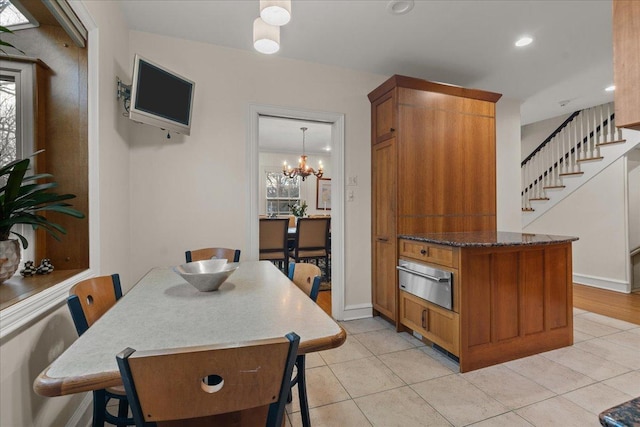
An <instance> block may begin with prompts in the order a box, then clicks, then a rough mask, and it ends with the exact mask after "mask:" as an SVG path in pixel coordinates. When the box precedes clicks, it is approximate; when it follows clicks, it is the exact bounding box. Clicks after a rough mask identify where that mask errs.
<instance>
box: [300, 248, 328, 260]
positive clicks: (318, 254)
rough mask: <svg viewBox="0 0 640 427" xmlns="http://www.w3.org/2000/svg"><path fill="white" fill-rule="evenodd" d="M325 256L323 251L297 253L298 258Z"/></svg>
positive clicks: (325, 252)
mask: <svg viewBox="0 0 640 427" xmlns="http://www.w3.org/2000/svg"><path fill="white" fill-rule="evenodd" d="M325 256H327V251H326V250H325V249H316V250H300V251H298V258H319V257H325Z"/></svg>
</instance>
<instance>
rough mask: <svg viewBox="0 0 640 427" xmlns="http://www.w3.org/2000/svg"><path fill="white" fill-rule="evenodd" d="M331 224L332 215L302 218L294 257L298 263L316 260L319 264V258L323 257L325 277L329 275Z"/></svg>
mask: <svg viewBox="0 0 640 427" xmlns="http://www.w3.org/2000/svg"><path fill="white" fill-rule="evenodd" d="M330 226H331V217H324V218H300V219H299V220H298V225H297V227H296V238H295V248H294V251H293V259H294V260H295V262H296V263H299V262H300V261H310V260H314V261H315V263H316V265H318V260H319V259H323V260H324V268H325V270H324V274H323V276H325V277H328V276H329V254H330V252H331V248H330V246H331V244H330V240H329V230H330Z"/></svg>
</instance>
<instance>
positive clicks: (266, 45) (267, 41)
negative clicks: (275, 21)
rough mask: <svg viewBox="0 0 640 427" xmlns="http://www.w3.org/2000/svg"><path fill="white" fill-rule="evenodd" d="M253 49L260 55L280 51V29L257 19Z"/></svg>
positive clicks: (254, 25)
mask: <svg viewBox="0 0 640 427" xmlns="http://www.w3.org/2000/svg"><path fill="white" fill-rule="evenodd" d="M253 47H254V48H255V49H256V50H257V51H258V52H260V53H266V54H268V55H270V54H272V53H276V52H277V51H279V50H280V27H276V26H274V25H269V24H267V23H266V22H264V21H263V20H262V18H256V20H255V21H253Z"/></svg>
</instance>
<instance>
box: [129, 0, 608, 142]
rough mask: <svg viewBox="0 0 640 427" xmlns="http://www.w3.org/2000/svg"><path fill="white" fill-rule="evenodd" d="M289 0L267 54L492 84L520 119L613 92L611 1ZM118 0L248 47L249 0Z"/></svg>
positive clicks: (151, 24) (132, 15)
mask: <svg viewBox="0 0 640 427" xmlns="http://www.w3.org/2000/svg"><path fill="white" fill-rule="evenodd" d="M292 3H293V4H292V19H291V22H290V23H289V24H287V25H286V26H284V27H282V30H281V35H280V41H281V48H280V51H279V52H278V53H276V54H275V56H279V57H286V58H294V59H299V60H303V61H310V62H316V63H323V64H331V65H335V66H339V67H346V68H350V69H356V70H360V71H364V72H370V73H374V74H380V75H387V76H391V75H393V74H402V75H407V76H411V77H418V78H423V79H427V80H432V81H439V82H444V83H449V84H455V85H460V86H464V87H469V88H476V89H484V90H489V91H492V92H498V93H502V94H503V96H504V97H505V98H509V99H514V100H518V101H520V102H521V103H522V107H521V114H522V123H523V124H528V123H532V122H536V121H539V120H543V119H546V118H550V117H555V116H559V115H561V114H565V113H568V112H572V111H574V110H578V109H581V108H584V107H588V106H593V105H597V104H601V103H605V102H610V101H612V100H613V95H612V93H610V92H605V91H604V88H605V87H607V86H609V85H611V84H612V83H613V59H612V35H611V0H606V1H604V0H584V1H581V0H569V1H563V0H553V1H551V0H539V1H525V0H511V1H507V0H497V1H487V0H466V1H463V0H445V1H436V0H429V1H421V0H416V1H415V7H414V8H413V10H412V11H410V12H409V13H407V14H404V15H392V14H390V13H389V12H388V11H387V4H388V1H387V0H357V1H356V0H292ZM120 5H121V8H122V10H123V12H124V14H125V17H126V19H127V21H128V24H129V26H130V28H131V29H134V30H138V31H146V32H151V33H157V34H162V35H167V36H173V37H179V38H184V39H190V40H196V41H202V42H208V43H213V44H216V45H221V46H227V47H231V48H236V49H243V50H248V51H252V52H255V51H254V49H253V46H252V23H253V20H254V19H255V18H256V17H258V15H259V1H258V0H244V1H237V0H236V1H231V0H228V1H224V0H218V1H201V0H200V1H187V0H182V1H175V0H174V1H171V0H160V1H157V0H128V1H123V2H121V3H120ZM524 34H527V35H530V36H532V37H533V38H534V42H533V43H532V44H531V45H529V46H528V47H524V48H516V47H515V46H514V42H515V41H516V39H518V38H519V37H520V36H521V35H524ZM255 55H261V54H260V53H257V52H255ZM371 89H374V88H371ZM561 104H564V106H562V105H561ZM298 128H299V126H298ZM298 131H299V130H298ZM309 136H310V135H309Z"/></svg>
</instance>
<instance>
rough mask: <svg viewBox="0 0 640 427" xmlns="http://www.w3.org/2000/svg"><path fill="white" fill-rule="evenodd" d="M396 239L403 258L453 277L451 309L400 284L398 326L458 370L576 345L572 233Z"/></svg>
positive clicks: (460, 234)
mask: <svg viewBox="0 0 640 427" xmlns="http://www.w3.org/2000/svg"><path fill="white" fill-rule="evenodd" d="M398 237H399V240H398V254H399V257H400V261H401V263H402V262H403V260H404V261H408V262H413V263H418V264H422V265H425V266H428V267H431V268H435V269H438V270H444V271H448V272H451V273H452V275H451V276H452V278H453V279H452V282H451V283H450V285H451V294H452V295H451V298H452V301H451V309H450V310H449V309H447V308H444V307H443V306H442V305H438V304H435V303H433V302H430V301H428V300H427V299H424V298H421V297H419V296H416V294H415V292H414V293H411V292H407V291H405V290H403V289H402V281H401V283H400V286H401V288H400V289H399V297H398V304H399V323H398V325H399V329H400V330H407V331H415V332H417V333H418V334H420V335H422V337H423V338H425V339H426V340H428V341H431V342H433V343H434V344H437V345H438V346H440V347H442V348H443V349H445V350H446V351H448V352H449V353H450V354H451V355H453V356H455V357H457V358H458V360H459V362H460V372H466V371H471V370H474V369H479V368H482V367H485V366H490V365H494V364H497V363H502V362H506V361H509V360H513V359H517V358H520V357H525V356H530V355H533V354H537V353H541V352H544V351H548V350H552V349H555V348H560V347H565V346H569V345H572V344H573V307H572V305H573V300H572V284H573V281H572V266H571V242H573V241H575V240H577V238H576V237H566V236H551V235H544V234H526V233H511V232H495V231H482V232H453V233H425V234H410V235H399V236H398ZM401 273H402V272H401Z"/></svg>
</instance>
